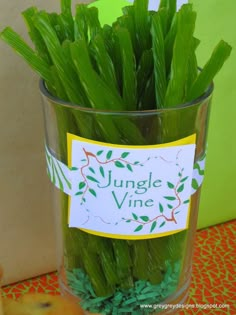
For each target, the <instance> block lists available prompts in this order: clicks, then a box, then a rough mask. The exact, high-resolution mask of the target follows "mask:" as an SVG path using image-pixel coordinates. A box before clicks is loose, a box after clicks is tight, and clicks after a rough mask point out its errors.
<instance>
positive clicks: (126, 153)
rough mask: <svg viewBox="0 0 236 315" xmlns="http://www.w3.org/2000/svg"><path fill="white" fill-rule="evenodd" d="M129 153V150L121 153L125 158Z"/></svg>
mask: <svg viewBox="0 0 236 315" xmlns="http://www.w3.org/2000/svg"><path fill="white" fill-rule="evenodd" d="M128 155H129V152H124V153H122V154H121V157H122V159H125V158H126V157H127V156H128Z"/></svg>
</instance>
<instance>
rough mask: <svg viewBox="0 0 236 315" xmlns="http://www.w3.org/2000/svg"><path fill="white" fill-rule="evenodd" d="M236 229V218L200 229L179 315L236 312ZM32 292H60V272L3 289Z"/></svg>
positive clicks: (5, 293) (5, 292)
mask: <svg viewBox="0 0 236 315" xmlns="http://www.w3.org/2000/svg"><path fill="white" fill-rule="evenodd" d="M235 232H236V220H234V221H230V222H227V223H224V224H220V225H217V226H214V227H210V228H207V229H204V230H200V231H198V232H197V236H196V240H195V249H194V260H193V274H192V282H191V288H190V294H189V298H188V300H187V301H186V304H185V305H184V309H182V310H180V309H179V310H178V312H177V314H178V315H185V314H209V315H211V314H212V315H217V314H230V315H231V314H232V315H234V314H236V277H235V267H236V246H235V234H236V233H235ZM28 292H31V293H32V292H37V293H48V294H53V295H55V294H60V290H59V286H58V281H57V274H56V273H51V274H47V275H43V276H41V277H37V278H34V279H30V280H26V281H22V282H19V283H16V284H13V285H9V286H6V287H4V288H3V296H5V297H8V298H18V297H19V296H21V295H22V294H25V293H28ZM187 307H189V308H188V309H187ZM203 307H204V308H205V309H203ZM222 307H224V308H222Z"/></svg>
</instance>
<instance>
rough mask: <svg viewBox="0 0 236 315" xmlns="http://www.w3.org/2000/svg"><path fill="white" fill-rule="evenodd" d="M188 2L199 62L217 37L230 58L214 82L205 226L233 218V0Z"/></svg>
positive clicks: (235, 206) (235, 88) (201, 224)
mask: <svg viewBox="0 0 236 315" xmlns="http://www.w3.org/2000/svg"><path fill="white" fill-rule="evenodd" d="M190 2H192V3H193V5H194V9H195V10H196V11H197V14H198V18H197V25H196V36H197V37H198V38H200V39H201V44H200V45H199V48H198V51H197V54H198V61H199V65H200V66H201V65H203V64H204V63H205V61H206V58H207V56H209V54H210V53H211V51H212V47H214V46H215V45H216V44H217V42H218V41H219V40H220V39H224V40H226V41H227V42H229V43H230V44H231V46H232V47H233V51H232V54H231V56H230V59H229V60H228V61H227V62H226V64H225V65H224V67H223V69H222V70H221V72H220V73H219V74H218V75H217V77H216V79H215V81H214V83H215V91H214V97H213V102H212V112H211V119H210V128H209V136H208V145H209V147H208V155H207V164H206V176H205V181H204V184H203V188H202V196H201V204H200V213H199V220H198V226H199V227H205V226H209V225H213V224H216V223H220V222H224V221H227V220H230V219H233V218H235V217H236V203H235V202H234V196H235V194H236V33H235V28H236V19H235V13H236V1H235V0H224V1H222V0H190Z"/></svg>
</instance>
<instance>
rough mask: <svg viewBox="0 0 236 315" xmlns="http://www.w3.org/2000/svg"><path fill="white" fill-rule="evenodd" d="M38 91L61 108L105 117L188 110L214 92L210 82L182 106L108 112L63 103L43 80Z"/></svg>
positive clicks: (106, 110) (108, 110) (67, 102)
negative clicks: (199, 93) (202, 91)
mask: <svg viewBox="0 0 236 315" xmlns="http://www.w3.org/2000/svg"><path fill="white" fill-rule="evenodd" d="M39 89H40V92H41V94H42V96H44V97H46V98H47V99H49V100H50V101H52V102H53V103H55V104H56V105H60V106H63V107H67V108H71V109H75V110H80V111H82V112H87V113H95V114H103V115H104V114H107V115H112V114H114V115H127V114H129V115H134V116H136V115H153V114H156V113H161V112H166V111H168V112H171V111H176V110H181V109H182V110H183V109H185V108H190V107H195V106H197V105H199V104H200V103H202V102H203V101H206V100H207V99H208V98H210V97H211V96H212V93H213V90H214V83H213V82H211V84H210V85H209V87H208V88H207V90H206V91H205V92H204V93H203V94H202V95H201V96H199V97H198V98H196V99H195V100H193V101H191V102H186V103H183V104H179V105H176V106H174V107H168V108H157V109H149V110H135V111H128V110H110V109H95V108H90V107H84V106H80V105H78V104H74V103H72V102H69V101H64V100H62V99H60V98H58V97H56V96H53V95H52V94H51V93H50V92H49V91H48V89H47V87H46V83H45V81H44V80H43V79H40V81H39Z"/></svg>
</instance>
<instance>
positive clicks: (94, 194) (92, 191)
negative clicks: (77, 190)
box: [89, 188, 97, 197]
mask: <svg viewBox="0 0 236 315" xmlns="http://www.w3.org/2000/svg"><path fill="white" fill-rule="evenodd" d="M89 192H90V193H91V194H92V195H93V196H94V197H97V194H96V192H95V190H93V189H91V188H89Z"/></svg>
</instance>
